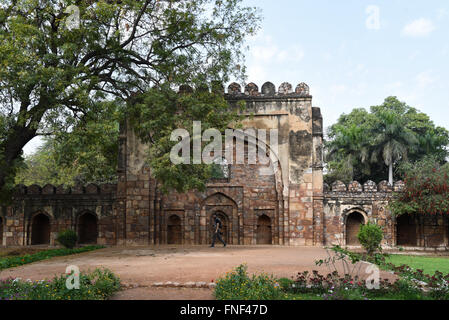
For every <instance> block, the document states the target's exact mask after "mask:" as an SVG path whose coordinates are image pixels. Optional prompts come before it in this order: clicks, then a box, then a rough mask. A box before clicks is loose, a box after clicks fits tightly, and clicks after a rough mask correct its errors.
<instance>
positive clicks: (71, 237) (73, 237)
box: [56, 230, 78, 249]
mask: <svg viewBox="0 0 449 320" xmlns="http://www.w3.org/2000/svg"><path fill="white" fill-rule="evenodd" d="M77 240H78V235H77V234H76V232H75V231H73V230H63V231H60V232H59V233H58V236H57V237H56V241H58V242H59V243H60V244H62V245H63V246H64V247H66V248H67V249H73V247H75V245H76V241H77Z"/></svg>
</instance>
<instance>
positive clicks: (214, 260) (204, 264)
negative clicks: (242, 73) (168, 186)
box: [0, 246, 394, 300]
mask: <svg viewBox="0 0 449 320" xmlns="http://www.w3.org/2000/svg"><path fill="white" fill-rule="evenodd" d="M326 257H327V253H326V250H324V249H322V248H318V247H283V246H228V247H226V248H223V247H215V248H209V247H206V246H157V247H151V246H146V247H111V248H106V249H101V250H96V251H92V252H86V253H82V254H77V255H71V256H64V257H57V258H52V259H50V260H44V261H40V262H35V263H32V264H28V265H24V266H21V267H17V268H12V269H7V270H4V271H1V272H0V278H7V277H20V278H22V279H31V280H41V279H51V278H52V277H53V276H55V275H60V274H62V273H64V272H65V269H66V267H67V266H69V265H76V266H78V267H79V268H80V269H81V270H82V271H88V270H93V269H95V268H97V267H106V268H109V269H111V270H112V271H113V272H114V273H116V274H117V275H118V276H119V277H120V279H121V280H122V282H123V283H125V284H131V285H132V286H134V287H135V288H133V289H128V290H125V291H122V292H120V293H118V294H117V295H116V296H115V297H114V299H150V300H189V299H198V300H207V299H213V296H212V291H211V290H209V289H187V288H155V287H152V285H153V284H154V283H155V282H165V281H172V282H179V283H185V282H190V281H193V282H199V281H202V282H207V283H209V282H212V281H216V279H218V278H219V277H220V276H223V275H224V274H225V273H226V272H228V271H231V270H232V269H233V268H235V267H236V266H238V265H240V264H242V263H246V264H247V265H248V271H249V273H262V272H265V273H268V274H273V275H274V276H276V277H278V278H281V277H286V278H292V277H295V276H296V274H297V273H298V272H302V271H306V270H308V271H312V270H318V271H320V273H323V274H327V273H328V272H329V271H330V270H329V269H328V268H327V267H325V266H321V267H318V266H316V265H315V261H316V260H317V259H323V258H326ZM363 270H364V268H363V267H362V271H363ZM340 271H342V269H340ZM362 273H363V272H362ZM362 276H363V275H362ZM381 277H382V278H388V279H393V278H394V276H393V275H392V274H390V273H388V272H381Z"/></svg>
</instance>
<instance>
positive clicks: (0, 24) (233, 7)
mask: <svg viewBox="0 0 449 320" xmlns="http://www.w3.org/2000/svg"><path fill="white" fill-rule="evenodd" d="M72 4H73V1H71V0H62V1H53V0H42V1H36V0H18V1H12V0H4V1H3V2H2V5H1V6H0V66H2V67H1V68H0V155H1V156H0V168H1V170H0V191H1V192H0V194H1V195H2V196H5V195H7V194H8V191H9V190H11V188H12V186H13V184H14V178H15V174H16V170H17V168H18V167H19V166H20V164H21V160H22V159H21V157H22V149H23V147H24V146H25V145H26V144H27V143H28V142H29V141H30V140H32V139H33V138H34V137H36V136H39V135H56V136H58V135H59V133H61V132H62V133H71V132H75V134H77V133H76V131H77V129H76V128H80V123H83V121H85V123H87V122H88V120H89V117H92V115H95V114H96V113H99V114H104V111H105V110H107V107H106V105H107V103H108V102H111V101H117V103H118V104H119V105H120V108H121V112H122V114H123V115H124V114H126V112H127V103H126V102H128V101H129V100H130V98H131V97H133V96H135V95H136V94H137V95H138V94H141V93H145V92H147V91H148V89H149V88H165V87H171V88H176V87H178V86H180V85H184V84H190V85H192V86H195V87H198V86H199V85H202V84H204V83H211V82H212V81H218V82H220V83H225V82H228V81H229V79H230V77H231V76H232V77H235V78H237V79H244V75H245V68H244V67H243V66H242V62H243V61H244V56H243V50H242V48H243V45H244V41H245V39H246V38H247V36H250V35H254V34H255V32H256V31H257V30H258V28H259V22H260V17H259V13H258V10H257V9H255V8H250V7H245V6H243V5H242V0H220V1H215V0H179V1H153V0H144V1H134V0H123V1H98V2H92V1H77V2H76V5H77V7H78V9H79V13H80V15H79V20H80V25H79V28H69V27H67V20H68V18H69V16H70V15H68V14H66V13H64V12H65V11H66V10H67V7H68V6H69V5H72ZM150 91H151V90H150ZM150 95H151V93H150ZM151 106H154V104H151ZM202 110H203V108H198V111H199V112H198V113H197V114H200V115H201V116H200V117H199V118H196V119H194V120H199V121H202V120H204V119H205V118H207V117H209V114H208V113H202V112H201V111H202ZM177 111H180V112H181V111H182V110H179V109H178V110H177ZM203 111H204V110H203ZM169 112H173V109H171V110H167V112H162V113H156V116H157V118H156V119H155V122H154V123H151V124H152V125H154V126H153V127H149V128H147V129H148V130H149V131H151V132H159V131H161V130H162V131H164V132H165V128H164V127H159V126H157V124H161V125H163V124H164V122H165V121H164V119H165V120H166V118H167V114H169ZM189 116H190V115H189ZM86 117H87V118H86ZM159 117H160V119H158V118H159ZM224 120H226V118H225V119H224ZM206 122H207V121H206ZM116 124H117V123H115V124H112V122H111V128H112V127H113V126H115V125H116ZM147 124H150V123H148V122H147ZM81 127H83V125H81ZM220 127H221V126H220ZM83 128H84V127H83ZM87 128H88V130H90V129H89V126H87ZM98 130H101V129H100V128H98ZM94 131H95V130H92V132H94ZM84 137H87V138H86V139H87V140H89V134H87V136H83V135H81V134H77V138H75V139H74V140H72V139H71V138H67V139H68V140H67V139H64V140H65V142H66V143H67V144H65V143H62V144H61V145H60V146H61V147H62V148H63V149H62V150H64V147H65V146H69V148H68V152H69V154H70V156H69V157H68V159H66V160H64V161H63V163H66V164H67V166H69V163H74V161H75V160H76V157H75V156H74V155H75V154H76V152H77V151H79V150H77V148H81V146H82V144H81V143H83V142H84V141H85V140H84ZM100 141H101V140H100ZM158 142H160V141H158ZM161 144H162V146H163V150H166V145H165V144H164V143H163V142H161ZM97 145H99V144H97ZM108 145H109V140H108V144H107V146H108ZM71 147H73V148H71ZM107 149H109V147H107ZM64 151H65V150H64ZM83 151H84V150H83ZM105 152H106V151H105V150H101V152H99V154H100V155H101V156H102V157H105V158H109V155H106V153H105ZM111 154H112V152H111ZM158 154H159V155H160V153H158ZM92 156H95V154H94V153H93V152H92V151H91V150H88V151H87V154H85V155H80V159H79V161H80V162H82V163H84V166H86V165H88V162H87V161H85V159H86V158H87V159H88V158H89V157H92ZM158 159H159V161H157V163H156V164H155V165H154V167H155V171H156V172H160V174H159V176H162V177H163V176H164V170H163V167H164V165H165V162H164V161H165V158H164V157H163V156H162V155H161V156H160V157H158ZM97 161H100V163H101V162H103V163H107V162H108V161H106V159H103V160H101V159H96V161H94V162H93V164H92V166H93V167H95V164H96V163H98V162H97ZM178 169H179V170H184V169H185V168H178ZM81 171H83V170H81ZM87 171H88V173H90V174H92V171H94V173H95V174H99V173H98V172H95V170H93V168H92V167H89V168H87ZM203 171H204V170H200V174H202V173H203ZM201 179H202V176H201V177H199V178H198V180H201ZM178 184H179V178H176V177H175V178H171V179H170V181H169V185H171V186H172V185H178ZM198 184H200V183H199V182H196V181H190V182H188V183H187V185H188V187H191V186H196V185H198Z"/></svg>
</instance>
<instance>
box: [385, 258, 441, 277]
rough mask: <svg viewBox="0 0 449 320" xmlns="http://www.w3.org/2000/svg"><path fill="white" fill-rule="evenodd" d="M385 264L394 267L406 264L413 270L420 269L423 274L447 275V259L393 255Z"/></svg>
mask: <svg viewBox="0 0 449 320" xmlns="http://www.w3.org/2000/svg"><path fill="white" fill-rule="evenodd" d="M386 262H390V263H392V264H394V265H396V266H400V265H402V264H406V265H408V266H409V267H411V268H413V269H415V270H416V269H421V270H423V271H424V273H427V274H430V275H433V274H434V273H435V271H437V270H438V271H440V272H442V273H444V274H447V273H449V257H426V256H407V255H399V254H394V255H391V256H390V257H389V258H387V260H386Z"/></svg>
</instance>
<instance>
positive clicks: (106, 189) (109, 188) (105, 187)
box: [14, 183, 117, 197]
mask: <svg viewBox="0 0 449 320" xmlns="http://www.w3.org/2000/svg"><path fill="white" fill-rule="evenodd" d="M116 191H117V185H116V184H110V183H107V184H102V185H97V184H93V183H91V184H88V185H85V186H84V185H75V186H73V187H71V188H70V187H67V188H66V187H64V186H63V185H59V186H54V185H52V184H46V185H45V186H43V187H41V186H39V185H37V184H33V185H30V186H28V187H27V186H24V185H18V186H16V188H15V192H14V196H15V197H21V196H35V195H96V194H98V195H112V194H115V193H116Z"/></svg>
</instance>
